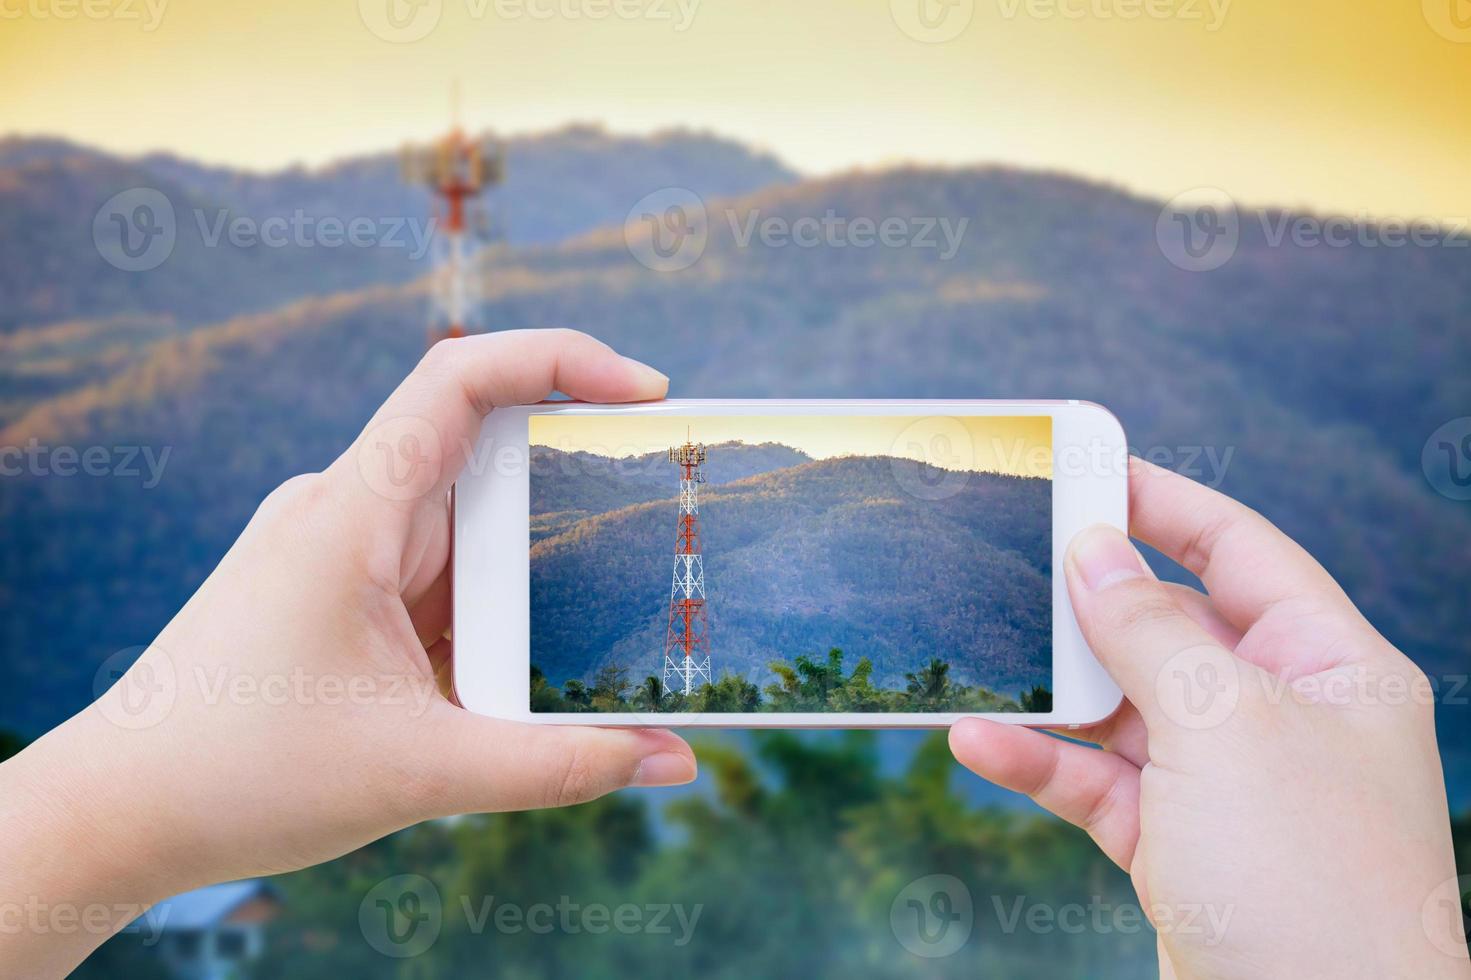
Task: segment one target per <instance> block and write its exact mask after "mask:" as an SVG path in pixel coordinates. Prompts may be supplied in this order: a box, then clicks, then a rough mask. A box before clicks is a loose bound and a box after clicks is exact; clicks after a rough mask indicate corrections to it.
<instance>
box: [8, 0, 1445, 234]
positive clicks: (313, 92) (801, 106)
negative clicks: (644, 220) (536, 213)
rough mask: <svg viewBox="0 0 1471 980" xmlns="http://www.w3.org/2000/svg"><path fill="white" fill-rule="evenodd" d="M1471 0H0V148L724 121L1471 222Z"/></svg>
mask: <svg viewBox="0 0 1471 980" xmlns="http://www.w3.org/2000/svg"><path fill="white" fill-rule="evenodd" d="M1468 6H1471V2H1468V0H1392V2H1390V0H1354V2H1343V0H802V2H799V3H794V2H790V0H325V2H315V3H314V2H307V0H252V2H250V3H244V4H240V3H222V2H217V0H0V93H3V95H0V132H21V133H27V134H38V133H49V134H58V135H63V136H67V137H71V138H74V139H77V140H80V141H83V142H87V143H91V144H95V145H99V146H102V147H104V148H106V149H111V150H114V151H121V152H128V153H136V152H143V151H149V150H155V149H167V150H172V151H175V152H178V153H180V154H183V155H186V156H190V157H194V158H197V159H202V160H205V161H207V162H217V163H225V164H232V165H246V166H250V167H252V168H272V167H277V166H281V165H284V164H288V163H292V162H307V163H321V162H325V161H328V160H331V159H334V158H338V157H341V156H344V155H348V154H352V153H358V152H375V151H380V150H383V149H387V148H393V147H397V146H398V145H400V144H401V143H402V142H403V141H404V140H405V139H423V138H426V137H429V136H431V135H432V134H434V133H435V132H437V131H438V130H440V129H441V128H442V127H443V126H444V124H445V123H446V121H447V118H448V108H447V105H448V101H449V100H448V94H447V93H448V91H449V88H450V85H451V79H453V78H456V77H458V78H460V79H462V83H463V90H464V106H465V109H464V115H465V120H466V122H467V123H468V124H470V125H471V126H473V127H476V128H479V127H481V126H488V127H493V128H495V129H496V130H498V131H500V132H503V133H515V132H528V131H538V130H545V129H548V128H553V127H556V126H559V125H562V124H565V123H568V122H572V121H589V122H600V123H603V124H605V125H607V126H608V127H609V128H611V129H614V130H617V131H621V132H634V133H643V132H650V131H654V130H657V129H660V128H664V127H669V126H676V125H682V126H690V127H695V128H703V129H709V130H712V131H714V132H717V133H720V134H723V135H727V136H730V137H733V138H736V139H739V140H742V141H745V142H748V143H751V144H753V145H755V146H757V147H759V148H762V149H766V150H769V151H771V152H774V153H776V154H777V155H778V156H780V157H782V158H783V159H784V160H786V161H787V162H788V163H789V164H791V165H793V166H795V167H796V168H798V169H799V170H801V171H803V172H805V173H808V174H824V173H830V172H837V171H845V170H848V169H851V168H855V167H873V166H882V165H889V164H893V163H897V162H901V161H916V162H925V163H948V164H969V163H1004V164H1015V165H1020V166H1025V167H1031V168H1045V169H1056V170H1062V171H1066V172H1070V173H1074V174H1079V175H1083V176H1087V177H1092V178H1097V179H1101V180H1106V181H1110V182H1113V183H1116V184H1120V185H1122V186H1125V187H1127V188H1129V189H1132V190H1135V191H1138V192H1141V193H1147V194H1150V195H1153V196H1156V197H1160V198H1171V197H1174V196H1176V195H1178V194H1182V193H1190V192H1193V191H1195V190H1196V189H1198V188H1201V187H1215V188H1221V189H1223V190H1225V191H1226V192H1227V193H1228V194H1230V195H1231V196H1232V197H1233V198H1235V199H1236V200H1237V201H1238V202H1240V203H1243V204H1278V205H1283V206H1289V207H1310V208H1315V209H1319V210H1328V211H1336V212H1340V213H1346V214H1351V215H1359V214H1363V215H1369V216H1380V217H1398V218H1404V219H1410V218H1417V217H1423V216H1435V217H1441V218H1450V219H1455V218H1457V217H1460V216H1466V215H1471V180H1467V179H1466V161H1467V160H1468V159H1471V113H1468V112H1467V108H1468V106H1467V103H1468V100H1471V9H1468Z"/></svg>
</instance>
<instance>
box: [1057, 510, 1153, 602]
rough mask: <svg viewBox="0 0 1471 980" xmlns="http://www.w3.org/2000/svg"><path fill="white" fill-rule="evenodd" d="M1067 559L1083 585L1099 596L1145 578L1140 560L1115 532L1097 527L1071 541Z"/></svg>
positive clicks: (1122, 536) (1104, 525)
mask: <svg viewBox="0 0 1471 980" xmlns="http://www.w3.org/2000/svg"><path fill="white" fill-rule="evenodd" d="M1071 557H1072V560H1073V564H1074V566H1076V568H1077V570H1078V575H1079V576H1080V577H1081V578H1082V579H1083V585H1084V586H1086V587H1087V589H1088V591H1090V592H1102V591H1103V590H1104V589H1106V588H1108V587H1109V586H1111V585H1117V584H1118V583H1120V582H1126V581H1128V580H1129V579H1133V578H1143V577H1144V576H1145V575H1147V574H1149V573H1148V570H1147V569H1146V568H1145V565H1144V559H1143V558H1141V557H1140V556H1139V552H1138V550H1137V549H1135V547H1134V545H1133V544H1131V543H1130V541H1129V539H1128V538H1126V537H1125V536H1124V535H1123V533H1122V532H1121V531H1119V529H1118V528H1115V527H1110V526H1108V525H1106V524H1099V525H1096V526H1094V527H1090V528H1088V529H1087V530H1086V531H1084V532H1083V533H1082V534H1079V535H1078V536H1077V538H1076V539H1074V541H1073V547H1072V552H1071Z"/></svg>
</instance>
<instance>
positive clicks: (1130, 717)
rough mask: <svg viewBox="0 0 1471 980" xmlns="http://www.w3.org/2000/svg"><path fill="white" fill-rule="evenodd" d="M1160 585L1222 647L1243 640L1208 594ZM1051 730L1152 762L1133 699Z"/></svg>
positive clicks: (1135, 759)
mask: <svg viewBox="0 0 1471 980" xmlns="http://www.w3.org/2000/svg"><path fill="white" fill-rule="evenodd" d="M1160 584H1161V585H1163V586H1164V589H1165V591H1166V592H1167V593H1169V594H1170V595H1171V596H1173V597H1174V599H1175V601H1176V602H1178V603H1179V604H1180V608H1181V609H1183V610H1184V611H1185V615H1187V616H1189V617H1190V618H1191V619H1193V620H1195V621H1196V622H1197V623H1199V624H1200V625H1201V627H1202V628H1204V629H1205V631H1206V632H1207V633H1209V634H1211V635H1212V636H1214V637H1215V638H1216V641H1217V642H1219V643H1220V644H1221V645H1222V646H1224V647H1226V648H1227V649H1234V648H1235V646H1236V644H1237V643H1239V642H1240V640H1241V633H1240V632H1239V631H1237V629H1236V627H1234V626H1232V625H1231V624H1230V623H1228V622H1226V620H1225V619H1224V618H1223V617H1222V616H1221V614H1220V613H1219V612H1218V611H1216V608H1215V607H1214V606H1212V605H1211V601H1210V598H1209V597H1208V596H1206V595H1204V594H1202V593H1201V592H1200V591H1198V590H1196V589H1192V588H1191V587H1190V586H1188V585H1180V584H1178V583H1175V582H1162V583H1160ZM1048 731H1052V732H1055V733H1056V734H1058V735H1064V736H1066V737H1068V738H1077V739H1081V740H1083V741H1085V742H1093V743H1096V744H1098V745H1101V746H1102V747H1103V748H1105V749H1107V750H1108V751H1110V752H1115V753H1117V754H1119V755H1121V756H1123V757H1124V758H1125V759H1128V760H1129V762H1131V763H1132V764H1133V765H1135V766H1137V767H1138V768H1140V769H1142V768H1144V765H1145V763H1147V762H1149V730H1148V729H1147V728H1146V727H1145V725H1144V719H1143V718H1142V717H1140V715H1139V709H1138V708H1136V707H1134V705H1133V703H1132V702H1130V701H1125V702H1124V703H1123V704H1122V705H1120V706H1119V710H1118V711H1115V712H1114V713H1113V714H1112V715H1111V716H1109V717H1108V718H1106V719H1104V720H1103V721H1101V722H1099V723H1098V724H1096V725H1088V726H1085V727H1083V728H1074V729H1065V730H1062V729H1048Z"/></svg>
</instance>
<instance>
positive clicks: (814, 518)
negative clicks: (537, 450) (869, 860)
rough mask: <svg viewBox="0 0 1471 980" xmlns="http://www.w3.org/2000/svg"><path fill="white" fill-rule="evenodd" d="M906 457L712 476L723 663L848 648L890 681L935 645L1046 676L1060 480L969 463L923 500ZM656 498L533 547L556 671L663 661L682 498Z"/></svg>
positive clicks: (539, 661)
mask: <svg viewBox="0 0 1471 980" xmlns="http://www.w3.org/2000/svg"><path fill="white" fill-rule="evenodd" d="M727 448H731V447H727ZM716 455H717V453H716V452H714V451H712V452H711V459H712V461H713V460H714V458H715V457H716ZM611 462H612V461H611V460H605V461H604V464H608V463H611ZM895 462H896V461H895V460H892V459H890V458H888V457H846V458H838V459H829V460H821V461H817V462H808V463H803V464H799V465H796V466H789V467H785V468H782V469H774V470H771V471H770V472H766V473H763V474H761V475H759V476H752V477H749V478H747V479H743V480H738V481H736V482H733V483H726V484H723V485H720V484H714V485H709V486H707V487H705V488H704V490H703V491H702V493H701V499H700V535H701V542H702V546H703V549H704V555H705V559H704V565H705V587H706V592H707V595H708V596H709V599H708V610H709V612H708V615H709V629H710V636H711V658H712V667H713V668H714V673H715V675H716V676H719V675H722V674H727V673H729V674H734V675H736V676H738V677H740V678H742V679H744V680H745V681H747V682H749V683H752V684H755V685H756V686H757V687H764V686H765V685H766V684H768V683H769V682H771V681H772V680H773V679H774V675H773V673H772V671H771V670H770V668H769V666H768V665H769V663H770V662H771V661H772V660H778V659H781V660H789V659H793V658H795V657H796V656H797V655H798V654H802V653H805V652H808V651H814V650H817V651H826V650H828V649H829V648H832V647H840V648H842V649H843V650H844V651H845V652H846V653H847V654H848V656H849V657H850V660H856V659H858V658H867V659H868V660H869V661H870V662H871V663H872V665H873V676H872V682H873V684H874V686H876V687H880V688H885V689H895V688H900V689H902V688H903V686H904V676H905V674H907V673H911V672H914V671H916V670H918V669H919V668H920V667H921V666H923V664H924V663H925V662H927V661H928V660H930V659H931V658H933V657H938V658H940V659H941V660H943V661H946V662H948V663H949V664H950V670H951V677H952V678H953V679H954V680H955V681H956V682H957V683H961V684H965V685H978V684H979V685H983V686H985V687H988V688H990V689H992V690H997V691H1008V692H1016V691H1021V690H1027V689H1030V688H1031V687H1032V686H1034V685H1038V684H1040V685H1043V686H1046V687H1050V684H1051V676H1050V668H1051V656H1052V649H1051V629H1052V617H1051V604H1052V600H1051V586H1050V581H1051V566H1052V563H1051V533H1050V528H1051V513H1052V510H1051V508H1052V496H1051V489H1052V488H1051V484H1050V482H1049V481H1046V480H1038V479H1024V478H1020V477H1009V476H1000V475H997V474H988V473H973V474H970V475H969V479H968V480H967V481H966V484H965V486H964V487H963V488H961V489H960V490H959V492H958V493H956V494H954V495H953V496H949V497H946V498H945V499H943V500H921V499H919V498H917V497H915V496H913V495H911V494H909V493H907V492H905V490H904V487H903V485H902V484H901V483H900V482H899V480H898V479H897V478H896V475H895V470H894V467H893V464H894V463H895ZM598 468H599V469H601V468H602V467H601V466H600V467H598ZM541 479H542V478H537V479H534V480H533V484H536V483H539V482H541ZM546 479H547V481H548V482H551V483H555V482H556V479H557V478H556V477H548V478H546ZM661 497H662V499H655V500H653V501H652V502H640V501H638V500H633V501H630V502H629V503H628V504H627V505H626V506H621V507H614V506H608V507H606V509H605V511H604V512H601V513H594V514H591V515H589V516H586V517H583V518H581V519H579V520H577V521H575V522H573V523H571V524H570V525H569V526H567V527H565V529H563V530H561V531H560V532H559V533H556V534H554V535H551V536H548V537H545V538H543V539H541V540H538V541H537V542H536V543H535V544H534V546H533V547H532V549H531V608H532V621H531V622H532V634H531V656H532V663H533V664H534V665H535V666H538V667H540V668H541V669H542V671H543V672H544V673H545V674H546V676H547V678H548V680H549V681H550V682H551V683H553V684H558V685H560V684H562V683H563V682H564V681H566V680H567V679H569V678H576V679H579V680H582V681H591V680H592V679H593V677H594V675H595V674H596V673H597V672H598V670H599V669H600V668H602V667H605V666H608V665H618V666H622V667H625V668H627V669H628V670H629V671H630V673H631V675H632V676H633V677H634V679H635V681H637V680H641V679H642V677H643V675H644V674H645V673H654V674H658V673H660V670H661V668H662V664H663V649H664V631H665V626H666V618H667V615H668V610H669V577H670V574H671V560H672V559H671V557H670V556H671V555H672V553H673V541H674V523H675V515H676V513H677V505H676V502H675V499H674V497H673V495H671V494H669V493H668V489H667V481H666V489H665V492H664V493H663V494H662V495H661ZM609 503H614V502H613V501H609Z"/></svg>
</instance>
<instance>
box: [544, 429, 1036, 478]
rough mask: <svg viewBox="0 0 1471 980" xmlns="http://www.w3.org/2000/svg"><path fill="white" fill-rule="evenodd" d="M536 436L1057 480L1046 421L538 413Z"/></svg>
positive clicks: (621, 446)
mask: <svg viewBox="0 0 1471 980" xmlns="http://www.w3.org/2000/svg"><path fill="white" fill-rule="evenodd" d="M686 433H688V435H687V434H686ZM530 435H531V444H532V445H536V446H550V447H551V448H553V449H560V450H562V451H563V452H590V453H596V454H598V455H600V456H611V457H614V458H620V457H625V456H639V455H643V454H644V453H653V452H664V451H665V450H666V449H668V448H669V447H671V446H679V445H683V444H684V442H685V440H686V438H688V439H691V440H693V441H694V442H696V443H704V444H705V445H707V446H713V445H717V444H719V443H722V442H730V441H740V442H746V443H761V442H779V443H781V444H783V445H786V446H791V447H792V448H793V449H799V450H801V451H802V452H804V453H806V454H807V455H809V456H811V457H812V458H813V459H829V458H831V457H834V456H899V457H902V458H907V459H914V460H918V461H920V462H923V463H929V464H930V465H932V466H937V467H940V468H943V469H949V470H971V471H980V472H990V473H1011V474H1014V475H1017V476H1035V477H1045V478H1048V479H1051V477H1052V419H1051V418H1049V417H1047V416H1045V415H1044V416H933V417H919V416H902V415H848V416H833V415H703V416H688V415H542V416H536V415H533V416H532V417H531V433H530ZM714 451H718V450H712V452H714Z"/></svg>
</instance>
